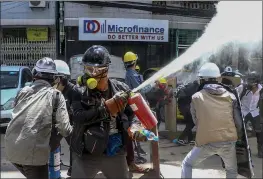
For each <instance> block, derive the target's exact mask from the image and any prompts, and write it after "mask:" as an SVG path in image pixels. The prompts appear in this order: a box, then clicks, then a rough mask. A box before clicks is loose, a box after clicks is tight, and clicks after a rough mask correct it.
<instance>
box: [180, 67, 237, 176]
mask: <svg viewBox="0 0 263 179" xmlns="http://www.w3.org/2000/svg"><path fill="white" fill-rule="evenodd" d="M198 76H199V78H200V85H201V90H200V91H199V92H197V93H195V94H194V95H193V96H192V102H191V109H190V110H191V114H192V117H193V121H194V122H195V124H196V126H197V129H196V139H195V143H196V145H195V147H194V148H193V149H192V150H191V151H190V152H189V153H188V154H187V156H186V157H185V159H184V160H183V162H182V173H181V178H192V168H193V166H196V165H197V164H198V163H200V162H202V161H203V160H205V159H207V158H208V157H210V156H212V155H216V154H217V155H218V156H220V157H221V158H222V160H223V161H224V163H225V170H226V178H237V159H236V148H235V145H236V141H237V140H238V136H239V135H238V134H240V133H241V130H242V117H241V111H240V110H239V109H238V103H237V99H236V97H235V95H234V94H233V93H231V92H229V91H227V90H226V89H225V88H224V86H223V85H221V84H219V83H218V81H217V80H218V78H219V77H220V71H219V68H218V67H217V65H216V64H214V63H206V64H204V65H203V66H202V67H201V68H200V70H199V74H198Z"/></svg>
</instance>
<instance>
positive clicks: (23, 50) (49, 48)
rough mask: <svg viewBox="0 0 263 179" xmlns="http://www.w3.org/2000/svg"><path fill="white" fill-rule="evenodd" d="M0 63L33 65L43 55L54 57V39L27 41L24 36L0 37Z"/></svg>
mask: <svg viewBox="0 0 263 179" xmlns="http://www.w3.org/2000/svg"><path fill="white" fill-rule="evenodd" d="M0 44H1V48H0V59H1V61H0V62H1V65H19V66H22V65H23V66H29V67H33V66H34V65H35V63H36V61H37V60H39V59H40V58H43V57H50V58H52V59H54V58H55V57H56V39H55V37H50V38H49V39H48V41H41V42H28V41H27V39H26V38H2V39H0Z"/></svg>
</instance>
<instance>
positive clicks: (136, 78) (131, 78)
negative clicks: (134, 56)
mask: <svg viewBox="0 0 263 179" xmlns="http://www.w3.org/2000/svg"><path fill="white" fill-rule="evenodd" d="M142 82H143V81H142V79H141V76H140V74H139V73H138V72H137V71H135V70H133V69H127V71H126V75H125V83H126V84H127V85H128V86H129V87H130V89H131V90H132V89H134V88H137V87H138V86H139V85H140V84H142Z"/></svg>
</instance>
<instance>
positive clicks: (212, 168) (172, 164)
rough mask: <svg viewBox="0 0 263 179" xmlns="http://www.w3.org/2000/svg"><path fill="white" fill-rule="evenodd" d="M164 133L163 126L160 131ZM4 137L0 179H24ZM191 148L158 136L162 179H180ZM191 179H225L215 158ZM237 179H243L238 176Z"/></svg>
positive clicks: (258, 168) (257, 165) (257, 163)
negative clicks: (9, 155) (11, 159)
mask: <svg viewBox="0 0 263 179" xmlns="http://www.w3.org/2000/svg"><path fill="white" fill-rule="evenodd" d="M160 131H164V125H162V126H161V130H160ZM3 139H4V135H1V178H25V177H24V176H23V175H22V174H21V173H20V172H19V171H18V170H17V169H16V168H15V167H14V166H13V165H12V164H10V163H9V162H8V161H7V160H6V159H5V146H4V142H3V141H4V140H3ZM249 144H250V147H251V150H252V160H253V164H254V173H255V176H254V178H262V159H259V158H257V156H256V154H257V153H256V138H255V137H253V138H250V139H249ZM142 147H143V149H144V150H145V151H147V153H148V155H147V156H146V158H147V160H148V161H150V157H149V153H150V145H149V143H148V142H146V143H143V144H142ZM192 147H193V146H182V147H176V146H175V145H174V144H173V143H172V142H171V141H170V140H168V139H165V138H164V137H162V136H160V142H159V153H160V163H161V165H160V167H161V173H162V175H163V176H164V178H180V177H181V163H182V160H183V159H184V157H185V156H186V155H187V153H188V152H189V151H190V150H191V148H192ZM61 157H62V162H63V164H65V165H69V148H68V146H67V144H66V142H65V141H64V140H63V141H62V156H61ZM143 165H144V166H145V167H151V164H150V163H146V164H143ZM66 173H67V167H62V170H61V176H62V177H65V178H66V177H68V176H67V174H66ZM131 175H132V176H133V178H147V176H146V175H143V174H137V173H133V174H131ZM103 177H104V176H103V174H102V173H99V174H98V175H97V176H96V178H103ZM193 178H225V171H224V169H223V168H222V164H221V160H220V158H219V157H217V156H213V157H210V158H209V159H207V160H205V161H204V162H203V163H201V164H199V165H198V166H196V168H195V169H193ZM238 178H244V177H242V176H238Z"/></svg>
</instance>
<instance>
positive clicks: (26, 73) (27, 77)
mask: <svg viewBox="0 0 263 179" xmlns="http://www.w3.org/2000/svg"><path fill="white" fill-rule="evenodd" d="M32 80H33V77H32V73H31V72H30V70H28V69H24V70H23V71H22V78H21V87H22V88H23V87H25V84H26V83H27V82H31V81H32Z"/></svg>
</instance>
